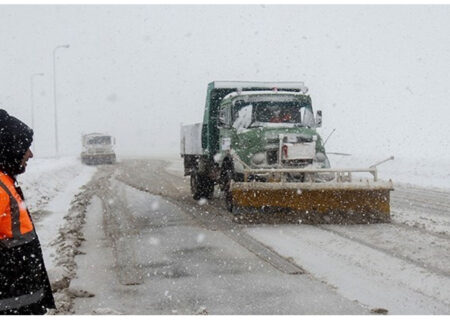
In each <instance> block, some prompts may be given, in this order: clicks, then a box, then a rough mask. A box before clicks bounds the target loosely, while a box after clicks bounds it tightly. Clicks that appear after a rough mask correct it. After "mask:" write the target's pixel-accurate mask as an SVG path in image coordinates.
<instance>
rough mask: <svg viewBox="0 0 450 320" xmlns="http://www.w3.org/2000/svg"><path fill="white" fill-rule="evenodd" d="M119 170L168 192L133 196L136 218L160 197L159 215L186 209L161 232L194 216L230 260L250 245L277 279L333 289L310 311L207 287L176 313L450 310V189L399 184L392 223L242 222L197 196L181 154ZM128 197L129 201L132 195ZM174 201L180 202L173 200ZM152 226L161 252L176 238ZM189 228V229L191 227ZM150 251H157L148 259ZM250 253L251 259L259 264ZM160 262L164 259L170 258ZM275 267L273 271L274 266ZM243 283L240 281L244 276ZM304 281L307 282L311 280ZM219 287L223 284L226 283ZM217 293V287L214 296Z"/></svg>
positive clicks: (120, 177) (137, 185) (123, 176)
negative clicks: (214, 298) (242, 300)
mask: <svg viewBox="0 0 450 320" xmlns="http://www.w3.org/2000/svg"><path fill="white" fill-rule="evenodd" d="M116 178H117V180H116V181H120V182H122V183H124V185H127V186H131V187H133V188H131V189H129V187H127V188H128V189H127V190H128V191H127V194H128V196H127V197H128V198H130V196H131V195H132V194H134V193H139V194H141V197H144V198H145V197H153V196H154V195H158V196H161V197H162V198H160V200H158V201H156V202H155V200H154V199H153V200H148V199H147V200H142V199H141V200H139V201H136V199H134V200H132V201H131V203H133V205H132V206H131V207H130V208H131V209H130V210H131V212H133V214H134V215H135V214H136V213H137V212H141V213H140V215H141V216H140V218H139V217H138V218H137V219H138V221H139V223H138V225H140V224H141V222H142V223H143V221H144V220H145V219H148V220H149V221H152V223H155V221H157V220H158V217H157V216H155V212H154V210H152V209H151V208H152V206H155V203H157V204H158V205H159V203H161V202H164V203H166V201H167V200H168V201H169V203H168V204H167V205H165V209H164V210H160V211H158V212H159V214H160V215H161V214H162V216H161V217H166V218H167V217H170V216H171V215H173V214H174V212H178V213H177V215H178V218H175V219H167V220H166V221H164V220H160V221H159V222H158V223H157V224H158V228H157V229H158V230H160V229H161V228H162V229H166V228H169V229H170V228H175V229H174V230H176V231H174V234H177V233H179V230H178V229H177V228H180V224H181V225H185V224H186V221H185V219H187V217H189V218H190V219H188V220H187V221H191V222H192V223H196V224H198V225H199V226H200V227H201V228H200V229H197V228H196V229H191V230H190V231H189V232H190V234H191V237H194V238H195V236H198V235H199V234H200V235H205V234H208V239H211V238H213V239H214V238H217V237H218V236H220V240H219V241H217V240H215V241H214V244H212V245H211V246H213V247H216V246H218V247H219V248H221V249H220V250H222V251H223V250H224V248H223V247H220V246H219V244H221V245H226V247H227V248H231V247H232V248H234V249H233V252H234V253H230V255H229V256H228V258H226V259H227V260H230V259H231V260H232V259H233V255H234V256H237V255H242V254H243V253H244V252H247V254H248V253H250V256H252V257H253V259H259V261H261V262H262V263H264V265H266V267H265V268H268V269H264V268H263V269H262V272H266V273H267V274H268V275H270V276H269V277H270V278H272V279H271V281H273V279H274V278H276V277H274V274H275V273H276V272H280V271H281V274H283V273H284V274H285V276H288V277H289V278H290V281H289V284H290V285H292V283H294V284H295V283H297V282H301V281H305V280H304V279H305V276H306V277H308V278H309V281H312V283H313V284H314V285H312V286H313V287H317V288H320V287H321V286H322V285H323V284H325V288H327V290H326V292H327V295H329V296H328V298H326V299H325V300H323V299H322V300H321V301H320V304H318V305H314V307H313V310H314V311H313V312H311V311H307V309H305V306H304V305H303V304H298V305H296V306H295V307H292V304H289V307H288V306H287V305H286V306H283V307H281V306H280V307H279V308H277V309H264V308H262V309H261V308H260V309H258V308H254V307H253V308H247V309H246V308H244V307H242V306H241V307H239V308H235V307H232V306H233V305H234V304H235V302H233V303H231V300H224V299H223V298H222V299H220V300H221V301H222V302H223V303H225V304H227V301H228V303H229V304H227V305H228V308H227V307H224V306H223V305H222V308H223V309H220V308H218V307H217V306H215V305H214V304H213V303H212V302H211V301H209V300H208V299H205V298H204V297H203V296H201V295H200V296H199V298H198V300H197V302H198V304H195V308H194V305H191V307H190V308H188V307H187V306H186V305H185V304H184V305H183V306H184V307H183V308H178V307H176V308H174V310H177V312H181V313H187V314H193V313H195V312H196V311H197V309H198V308H202V307H204V308H206V310H208V311H209V312H211V313H213V314H221V313H228V314H241V313H248V314H254V313H267V314H282V313H291V314H305V313H314V314H315V313H318V314H329V313H331V314H340V313H342V312H343V313H348V314H353V313H356V314H365V313H367V312H370V310H372V311H378V312H385V311H384V310H386V312H388V313H390V314H448V313H450V291H449V290H450V289H448V288H450V277H449V275H450V269H449V267H448V266H449V265H450V264H449V262H450V243H449V229H450V228H449V224H448V223H449V213H448V193H446V192H444V191H436V190H432V189H423V190H422V189H420V188H419V189H417V188H411V187H406V188H402V187H398V188H397V190H398V191H396V192H394V193H393V197H392V211H393V214H392V218H393V222H392V223H391V224H376V225H354V226H335V225H321V226H310V225H277V226H274V225H270V226H268V225H241V224H236V223H234V222H233V217H232V216H230V214H228V213H227V212H226V210H224V206H223V201H222V200H221V198H220V195H219V194H218V193H216V195H215V198H214V199H213V200H211V201H209V202H206V201H199V202H196V201H194V200H192V198H191V196H190V193H189V183H188V181H187V179H186V178H184V177H183V176H182V167H181V163H180V162H177V161H175V162H171V163H170V164H168V163H163V162H161V161H158V160H130V161H124V162H123V163H122V164H120V165H119V166H118V171H117V176H116ZM120 182H119V183H120ZM130 190H134V191H130ZM137 190H141V191H144V192H141V191H137ZM130 192H131V193H130ZM116 193H120V192H116ZM419 194H422V197H419ZM150 195H153V196H150ZM122 198H123V194H122ZM405 199H406V202H405ZM128 201H129V202H130V200H128ZM145 201H147V204H145ZM152 201H153V202H152ZM173 205H174V207H172V206H173ZM149 208H150V209H149ZM420 208H422V210H421V209H420ZM92 215H93V214H92ZM181 217H183V218H181ZM152 223H150V224H152ZM144 225H145V223H144ZM146 232H149V233H153V237H151V239H152V240H149V241H150V243H151V245H152V246H156V247H157V248H158V250H162V248H160V246H162V244H161V239H166V238H168V235H167V233H165V234H164V236H161V235H158V232H157V231H156V230H152V229H151V228H150V229H149V230H147V231H146ZM211 232H212V233H211ZM182 233H184V234H189V233H186V232H185V231H184V232H182ZM168 234H171V233H168ZM224 236H225V237H224ZM169 238H170V237H169ZM216 241H217V242H216ZM177 243H181V244H183V243H184V244H185V243H186V239H185V238H182V239H181V238H178V241H174V240H173V239H172V242H171V244H170V245H169V246H168V247H167V248H165V250H166V251H164V254H163V256H165V257H167V251H170V250H171V251H172V252H173V251H177V250H178V251H179V250H181V249H180V248H179V247H177ZM141 244H142V242H140V241H138V242H136V243H135V245H134V247H135V248H136V250H137V251H136V252H137V256H139V257H141V256H143V255H145V254H144V253H143V252H141V251H139V250H141V247H142V246H141ZM181 244H178V245H181ZM236 244H237V245H238V246H236ZM192 251H193V252H195V251H196V250H194V249H193V248H190V249H189V250H187V252H192ZM151 256H152V255H149V257H151ZM157 256H159V255H157ZM250 256H249V257H250ZM153 257H154V256H153ZM225 257H226V255H225ZM184 258H185V260H184V266H185V267H188V266H190V265H191V263H192V259H190V258H191V257H190V256H189V259H188V256H184ZM203 258H205V257H203ZM216 259H217V258H216ZM249 259H250V258H249ZM169 260H170V258H169ZM210 261H211V260H210ZM250 261H251V260H248V261H245V262H243V263H244V264H245V265H251V264H252V263H251V262H250ZM256 261H258V260H256ZM160 263H161V265H164V262H160ZM267 264H268V265H267ZM295 266H297V268H298V270H304V271H305V272H306V274H302V273H301V272H289V271H286V270H292V268H295ZM290 268H291V269H290ZM264 270H266V271H264ZM267 270H271V272H268V271H267ZM259 272H261V270H260V271H259ZM255 273H256V272H255V271H254V270H253V271H252V272H248V274H247V277H251V276H253V275H255ZM144 274H145V272H144ZM286 274H288V275H286ZM189 276H191V277H194V278H196V279H197V281H199V278H200V279H203V278H204V279H207V281H208V282H211V279H210V278H209V276H208V273H207V272H198V273H197V274H195V273H194V274H189V275H186V277H189ZM222 276H224V274H222ZM183 278H184V277H183ZM266 278H267V277H266ZM204 279H203V280H204ZM152 281H155V280H154V279H153V278H152V277H151V276H150V277H148V278H146V277H145V276H144V280H143V284H141V285H143V286H144V287H145V284H146V283H147V282H152ZM176 281H178V280H176ZM176 281H175V282H176ZM241 281H242V280H239V283H240V282H241ZM269 282H270V281H269ZM269 282H267V283H263V282H260V283H258V285H257V287H258V288H255V281H253V282H252V283H253V288H252V289H253V290H252V291H253V292H255V291H256V292H261V291H264V288H269V287H270V288H272V289H273V286H272V285H270V284H269ZM276 282H277V283H279V282H280V280H279V279H278V280H276ZM191 286H192V285H191ZM302 286H303V287H304V286H305V284H302ZM309 286H311V283H310V284H309ZM216 287H217V286H216ZM285 287H286V288H288V287H289V286H287V285H286V284H284V285H282V286H281V287H280V288H279V289H278V291H277V290H275V292H276V293H272V296H273V295H275V296H277V295H280V296H282V295H286V292H284V290H283V289H284V288H285ZM180 288H181V287H180ZM198 290H200V291H202V290H203V289H202V288H201V287H198ZM217 290H219V287H217ZM220 290H222V291H223V290H224V288H221V289H220ZM220 290H219V291H220ZM226 290H230V292H229V294H230V295H231V296H233V295H236V292H237V291H240V290H242V289H238V287H236V288H233V287H229V288H227V289H226ZM260 290H261V291H260ZM182 291H183V290H181V289H180V291H177V295H178V294H179V295H181V296H178V299H179V300H180V301H183V299H184V298H183V293H182ZM161 292H162V291H161ZM161 292H160V294H161ZM293 292H296V293H295V294H294V293H293ZM211 294H212V293H209V294H208V296H210V295H211ZM293 294H294V296H297V295H300V298H297V299H300V300H302V299H305V298H306V297H308V293H306V292H305V291H304V290H301V289H299V290H294V291H292V292H291V293H290V294H289V296H291V295H293ZM334 294H337V296H338V297H340V298H341V299H343V300H342V301H344V302H341V303H339V304H336V300H335V299H336V296H334ZM247 295H248V296H249V295H251V294H250V293H248V294H247ZM302 295H303V296H302ZM180 297H181V298H180ZM202 297H203V298H202ZM259 298H261V297H259ZM149 299H150V301H151V300H152V299H151V298H149ZM252 300H255V298H252ZM99 301H100V300H99ZM354 301H356V302H357V304H358V306H359V307H360V308H361V309H359V310H358V309H357V308H356V309H355V308H354V306H352V302H354ZM182 304H183V303H182ZM313 304H314V303H313ZM94 305H95V304H94ZM169 305H171V304H169ZM258 305H265V303H262V304H261V303H258ZM338 306H339V307H338ZM105 307H106V306H105ZM197 307H198V308H197ZM309 307H312V305H309ZM90 308H91V309H89V308H85V309H83V308H82V309H79V311H80V310H82V313H89V312H90V311H89V310H92V308H94V307H93V305H90ZM151 310H153V311H154V312H156V313H158V312H159V313H163V314H166V313H170V312H172V311H170V310H169V309H164V308H163V309H161V308H160V306H159V307H158V308H156V310H159V311H155V309H152V308H150V309H149V310H147V311H145V312H147V313H153V311H151ZM181 310H183V311H181ZM283 310H284V312H283ZM116 311H117V310H116ZM118 312H125V313H130V312H131V313H133V312H135V313H138V314H140V313H141V311H137V310H135V311H131V310H130V309H127V308H125V307H124V308H123V309H121V310H119V311H118ZM145 312H144V313H145ZM175 313H176V312H175Z"/></svg>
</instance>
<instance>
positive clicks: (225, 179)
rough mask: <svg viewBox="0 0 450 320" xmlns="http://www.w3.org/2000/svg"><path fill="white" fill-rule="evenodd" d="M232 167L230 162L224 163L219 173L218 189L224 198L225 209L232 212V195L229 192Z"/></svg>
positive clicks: (232, 173) (232, 177)
mask: <svg viewBox="0 0 450 320" xmlns="http://www.w3.org/2000/svg"><path fill="white" fill-rule="evenodd" d="M234 175H235V173H234V166H233V163H232V162H231V161H226V162H224V164H223V166H222V170H221V172H220V183H221V185H220V187H221V190H222V191H223V193H224V196H225V208H226V209H227V210H228V211H229V212H233V207H234V206H233V194H232V193H231V190H230V185H231V180H233V179H234Z"/></svg>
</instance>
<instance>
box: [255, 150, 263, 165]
mask: <svg viewBox="0 0 450 320" xmlns="http://www.w3.org/2000/svg"><path fill="white" fill-rule="evenodd" d="M265 160H266V154H265V153H264V152H258V153H255V154H254V155H253V157H252V162H253V163H254V164H256V165H260V164H263V163H264V161H265Z"/></svg>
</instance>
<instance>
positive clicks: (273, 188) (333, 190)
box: [230, 170, 393, 224]
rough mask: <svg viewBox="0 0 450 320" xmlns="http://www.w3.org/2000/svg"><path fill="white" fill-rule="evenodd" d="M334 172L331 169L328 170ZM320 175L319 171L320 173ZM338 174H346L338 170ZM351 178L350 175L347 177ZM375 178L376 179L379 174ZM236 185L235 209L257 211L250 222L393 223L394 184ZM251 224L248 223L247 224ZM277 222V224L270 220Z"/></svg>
mask: <svg viewBox="0 0 450 320" xmlns="http://www.w3.org/2000/svg"><path fill="white" fill-rule="evenodd" d="M328 171H329V172H330V170H328ZM316 172H317V170H316ZM338 172H342V171H341V170H338ZM347 177H348V176H347ZM374 177H375V178H376V172H375V175H374ZM346 180H347V181H345V179H344V180H342V179H341V180H340V179H333V181H328V182H255V181H251V182H234V183H232V185H231V186H230V189H231V195H232V202H233V207H234V208H236V209H239V208H241V209H242V208H256V209H262V210H259V211H260V213H262V212H265V211H269V214H262V215H260V216H259V217H258V216H257V215H255V214H254V212H253V214H251V215H250V216H247V217H246V220H249V219H250V220H252V221H258V220H261V218H263V221H262V222H268V221H265V220H267V219H268V218H274V219H275V222H280V223H284V222H294V223H299V222H301V223H310V224H319V223H338V224H356V223H378V222H389V221H390V203H389V202H390V191H391V190H393V185H392V181H387V182H383V181H369V180H365V181H362V180H361V181H358V182H352V181H349V179H348V178H347V179H346ZM261 211H262V212H261ZM247 222H248V221H247ZM270 222H273V221H270Z"/></svg>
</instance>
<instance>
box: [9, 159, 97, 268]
mask: <svg viewBox="0 0 450 320" xmlns="http://www.w3.org/2000/svg"><path fill="white" fill-rule="evenodd" d="M95 171H96V168H95V167H88V166H84V165H82V164H81V162H80V160H79V159H77V158H76V157H65V158H59V159H52V158H50V159H39V158H38V159H31V160H30V161H29V163H28V166H27V171H26V172H25V173H24V174H22V175H20V176H18V179H17V180H18V182H19V184H20V186H21V188H22V190H23V193H24V196H25V201H26V204H27V206H28V209H29V211H30V213H31V215H32V217H33V221H34V224H35V227H36V231H37V234H38V236H39V239H40V241H41V246H42V251H43V254H44V259H45V265H46V267H47V269H48V270H49V273H50V271H51V270H52V269H53V268H54V267H55V260H54V258H55V250H56V248H55V244H54V243H53V241H54V240H55V239H56V238H57V237H58V233H59V229H60V228H61V227H62V225H63V223H64V217H65V216H66V215H67V214H68V212H69V208H70V205H71V201H72V200H73V198H74V196H75V195H76V194H77V193H78V192H79V190H80V187H82V186H83V185H85V184H86V183H87V182H88V181H89V180H90V179H91V178H92V175H93V174H94V172H95Z"/></svg>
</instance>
